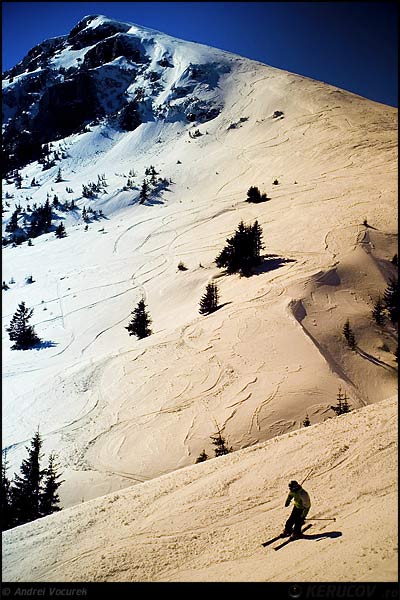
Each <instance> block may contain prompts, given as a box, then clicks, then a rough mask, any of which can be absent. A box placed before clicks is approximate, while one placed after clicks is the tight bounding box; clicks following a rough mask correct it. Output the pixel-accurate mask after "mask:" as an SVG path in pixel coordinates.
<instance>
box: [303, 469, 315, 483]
mask: <svg viewBox="0 0 400 600" xmlns="http://www.w3.org/2000/svg"><path fill="white" fill-rule="evenodd" d="M313 471H314V467H313V468H312V469H311V471H310V472H309V473H308V475H306V476H305V478H304V479H303V481H302V482H301V484H300V485H303V483H304V482H305V480H306V479H308V478H309V477H310V475H311V473H312V472H313Z"/></svg>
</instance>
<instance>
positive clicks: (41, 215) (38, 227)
mask: <svg viewBox="0 0 400 600" xmlns="http://www.w3.org/2000/svg"><path fill="white" fill-rule="evenodd" d="M22 212H23V211H22V208H21V206H20V205H18V206H16V207H15V210H14V212H13V214H12V215H11V218H10V220H9V222H8V223H7V225H6V228H5V231H6V232H7V233H10V234H11V236H10V239H9V241H12V242H15V243H18V242H21V241H25V240H26V239H27V238H35V237H38V236H39V235H41V234H42V233H48V232H49V231H50V228H51V224H52V218H53V214H52V209H51V205H50V202H49V199H48V198H47V200H46V202H45V203H44V204H43V205H39V206H37V204H36V203H35V204H34V208H33V209H31V207H30V206H29V205H28V207H27V210H26V212H25V213H24V215H23V217H24V218H23V224H20V223H19V218H20V216H21V215H22ZM27 213H29V216H28V214H27ZM27 218H28V219H29V224H27Z"/></svg>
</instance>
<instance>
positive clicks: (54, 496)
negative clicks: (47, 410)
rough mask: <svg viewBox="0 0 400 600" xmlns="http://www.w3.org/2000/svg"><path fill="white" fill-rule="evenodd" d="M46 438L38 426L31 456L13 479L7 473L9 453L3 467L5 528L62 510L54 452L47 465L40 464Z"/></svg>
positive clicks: (3, 517) (2, 491) (2, 493)
mask: <svg viewBox="0 0 400 600" xmlns="http://www.w3.org/2000/svg"><path fill="white" fill-rule="evenodd" d="M42 445H43V440H42V438H41V435H40V433H39V429H38V430H37V431H36V433H35V434H34V436H33V438H32V440H31V442H30V447H26V450H27V452H28V456H27V458H26V459H24V460H23V461H22V464H21V467H20V474H19V475H14V478H13V479H12V480H10V479H9V478H8V475H7V469H8V461H7V453H5V456H4V457H3V463H2V470H1V513H2V531H5V530H6V529H10V528H11V527H16V526H17V525H23V524H24V523H29V522H30V521H34V520H35V519H38V518H40V517H45V516H46V515H50V514H51V513H53V512H57V511H59V510H61V508H60V506H59V503H60V498H59V496H58V488H59V487H60V485H61V484H62V483H63V481H61V480H60V478H61V474H60V473H59V472H58V469H59V467H58V465H57V459H56V456H55V454H54V453H51V454H50V456H49V459H48V465H47V467H46V468H42V467H41V460H42V458H43V454H42V452H41V449H42Z"/></svg>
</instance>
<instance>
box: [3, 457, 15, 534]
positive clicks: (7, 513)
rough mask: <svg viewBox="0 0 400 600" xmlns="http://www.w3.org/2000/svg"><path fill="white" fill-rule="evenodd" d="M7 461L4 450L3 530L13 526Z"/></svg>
mask: <svg viewBox="0 0 400 600" xmlns="http://www.w3.org/2000/svg"><path fill="white" fill-rule="evenodd" d="M7 469H8V461H7V451H6V450H5V451H4V456H3V462H2V465H1V530H2V531H5V530H6V529H10V528H11V527H12V526H13V521H14V519H13V510H12V504H11V482H10V480H9V479H8V476H7Z"/></svg>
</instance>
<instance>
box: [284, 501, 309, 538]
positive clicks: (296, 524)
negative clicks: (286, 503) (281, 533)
mask: <svg viewBox="0 0 400 600" xmlns="http://www.w3.org/2000/svg"><path fill="white" fill-rule="evenodd" d="M302 512H303V509H302V508H297V507H296V506H294V507H293V510H292V514H291V515H290V517H289V518H288V520H287V521H286V523H285V531H286V533H292V530H293V533H295V534H300V533H301V527H302V525H303V524H304V519H303V517H302V516H301V514H302Z"/></svg>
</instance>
